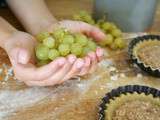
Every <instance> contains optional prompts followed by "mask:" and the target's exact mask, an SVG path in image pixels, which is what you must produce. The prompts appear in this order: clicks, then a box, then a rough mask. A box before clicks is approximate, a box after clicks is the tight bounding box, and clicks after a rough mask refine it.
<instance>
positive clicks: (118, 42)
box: [114, 38, 126, 49]
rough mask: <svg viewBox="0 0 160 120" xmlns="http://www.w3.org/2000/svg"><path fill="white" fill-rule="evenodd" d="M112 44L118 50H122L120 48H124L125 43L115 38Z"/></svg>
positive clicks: (121, 39)
mask: <svg viewBox="0 0 160 120" xmlns="http://www.w3.org/2000/svg"><path fill="white" fill-rule="evenodd" d="M114 43H115V45H116V46H117V47H118V48H120V49H122V48H124V47H125V46H126V43H125V41H124V40H123V38H116V39H115V41H114Z"/></svg>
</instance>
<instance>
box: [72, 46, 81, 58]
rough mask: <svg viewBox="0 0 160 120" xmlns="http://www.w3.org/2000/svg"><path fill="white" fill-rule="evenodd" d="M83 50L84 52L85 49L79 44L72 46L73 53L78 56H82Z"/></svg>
mask: <svg viewBox="0 0 160 120" xmlns="http://www.w3.org/2000/svg"><path fill="white" fill-rule="evenodd" d="M82 50H83V47H82V46H81V45H80V44H78V43H74V44H72V46H71V53H72V54H74V55H76V56H80V55H81V53H82Z"/></svg>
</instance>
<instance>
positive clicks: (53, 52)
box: [48, 49, 60, 60]
mask: <svg viewBox="0 0 160 120" xmlns="http://www.w3.org/2000/svg"><path fill="white" fill-rule="evenodd" d="M59 56H60V53H59V51H58V50H56V49H51V50H49V53H48V58H49V59H51V60H54V59H56V58H57V57H59Z"/></svg>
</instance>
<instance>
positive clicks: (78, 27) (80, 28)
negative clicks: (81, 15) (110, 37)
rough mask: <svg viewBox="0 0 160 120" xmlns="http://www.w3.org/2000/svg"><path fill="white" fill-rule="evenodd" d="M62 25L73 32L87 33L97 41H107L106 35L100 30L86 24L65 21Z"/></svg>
mask: <svg viewBox="0 0 160 120" xmlns="http://www.w3.org/2000/svg"><path fill="white" fill-rule="evenodd" d="M60 24H61V26H62V27H65V28H67V29H68V30H70V31H71V32H80V33H85V34H87V35H88V36H90V37H92V38H94V39H95V40H97V41H99V40H103V39H105V34H104V33H103V32H102V31H101V30H100V29H99V28H97V27H95V26H92V25H90V24H88V23H85V22H82V21H70V20H64V21H61V22H60Z"/></svg>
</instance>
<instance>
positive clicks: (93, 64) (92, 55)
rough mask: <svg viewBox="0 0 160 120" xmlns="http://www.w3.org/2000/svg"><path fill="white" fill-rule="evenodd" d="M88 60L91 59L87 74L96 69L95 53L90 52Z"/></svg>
mask: <svg viewBox="0 0 160 120" xmlns="http://www.w3.org/2000/svg"><path fill="white" fill-rule="evenodd" d="M88 56H89V58H90V59H91V68H90V71H89V73H92V72H94V71H95V70H96V68H97V57H96V53H94V52H90V53H88Z"/></svg>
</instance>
